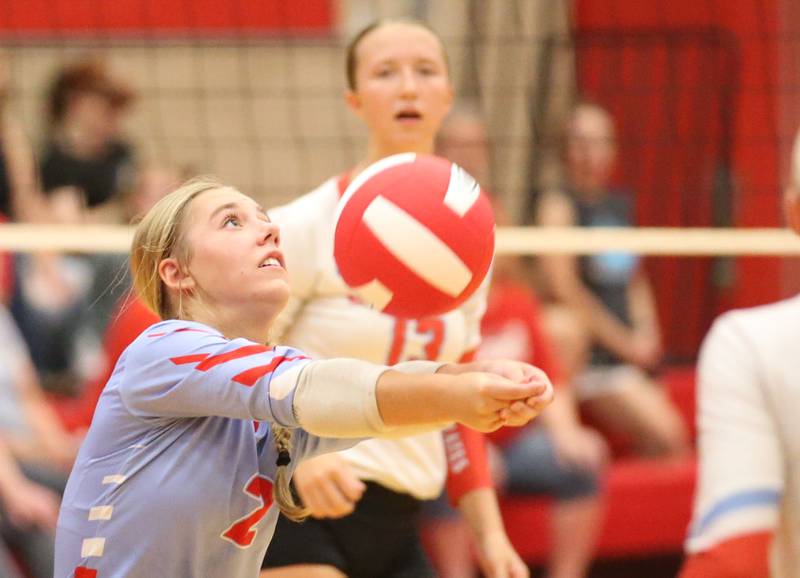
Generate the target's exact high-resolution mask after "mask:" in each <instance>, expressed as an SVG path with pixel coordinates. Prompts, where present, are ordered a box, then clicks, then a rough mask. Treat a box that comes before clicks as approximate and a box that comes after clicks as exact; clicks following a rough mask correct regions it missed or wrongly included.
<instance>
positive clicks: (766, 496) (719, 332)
mask: <svg viewBox="0 0 800 578" xmlns="http://www.w3.org/2000/svg"><path fill="white" fill-rule="evenodd" d="M735 315H736V314H733V315H730V314H729V315H726V316H724V317H723V318H722V319H720V320H719V321H717V322H716V323H715V324H714V327H713V328H712V330H711V332H710V333H709V336H708V337H707V338H706V341H705V343H704V345H703V348H702V350H701V355H700V362H699V367H698V387H699V389H698V430H699V452H700V472H699V474H700V477H699V482H698V488H697V494H696V496H695V508H694V519H693V522H692V526H691V528H690V536H689V539H688V540H687V545H686V548H687V553H688V554H689V559H688V561H687V563H686V566H685V567H684V569H683V573H682V574H681V577H682V578H699V577H701V576H702V577H703V578H734V577H737V578H738V577H740V576H741V577H744V576H747V577H748V578H761V577H764V578H766V577H767V576H768V575H769V570H768V567H769V563H768V555H767V553H768V549H769V548H768V547H769V544H770V542H771V539H772V535H773V532H774V530H775V528H776V526H777V523H778V516H779V503H780V500H781V495H782V492H783V487H784V483H785V481H784V471H785V464H784V458H783V453H782V451H781V447H780V446H781V443H780V438H779V436H778V432H777V430H776V424H775V422H774V420H773V417H772V414H771V409H770V400H769V396H768V392H766V391H765V390H764V389H763V387H764V384H763V381H762V379H761V378H762V376H763V375H764V372H765V371H766V370H767V368H764V367H761V366H760V364H759V359H758V352H757V350H756V349H755V348H754V345H753V344H752V343H751V342H750V339H749V335H748V334H747V332H746V329H745V327H744V326H743V325H742V324H741V323H739V320H738V319H737V317H735Z"/></svg>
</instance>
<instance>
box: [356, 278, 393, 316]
mask: <svg viewBox="0 0 800 578" xmlns="http://www.w3.org/2000/svg"><path fill="white" fill-rule="evenodd" d="M353 289H354V290H355V292H356V293H358V296H359V297H361V299H363V300H364V301H366V302H367V303H369V304H370V305H372V306H373V307H374V308H375V309H377V310H378V311H383V309H384V308H385V307H386V306H387V305H388V304H389V302H390V301H391V300H392V297H394V293H392V291H391V290H390V289H389V288H388V287H387V286H386V285H384V284H383V283H381V282H380V281H378V280H377V279H373V280H372V281H370V282H369V283H365V284H364V285H359V286H358V287H353Z"/></svg>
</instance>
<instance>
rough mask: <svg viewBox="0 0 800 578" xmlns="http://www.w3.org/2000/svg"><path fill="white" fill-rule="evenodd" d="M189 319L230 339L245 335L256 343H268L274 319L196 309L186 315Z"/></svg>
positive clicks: (244, 336)
mask: <svg viewBox="0 0 800 578" xmlns="http://www.w3.org/2000/svg"><path fill="white" fill-rule="evenodd" d="M185 318H186V319H187V320H189V321H196V322H198V323H203V324H205V325H208V326H209V327H213V328H214V329H216V330H217V331H219V332H220V333H222V335H224V336H225V337H227V338H228V339H236V338H240V337H243V338H245V339H249V340H250V341H254V342H255V343H264V344H266V343H267V340H268V338H269V328H270V326H271V325H272V319H271V318H270V319H268V320H266V321H264V322H261V319H263V318H262V316H260V315H252V313H250V314H247V315H245V314H241V315H240V314H237V313H234V312H231V313H230V314H219V313H215V312H211V311H196V312H194V313H192V314H189V315H187V316H186V317H185Z"/></svg>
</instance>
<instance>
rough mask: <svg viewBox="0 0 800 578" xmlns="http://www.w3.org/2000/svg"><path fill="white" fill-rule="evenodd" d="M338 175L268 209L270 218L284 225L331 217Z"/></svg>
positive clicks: (335, 202) (337, 195)
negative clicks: (282, 203) (284, 202)
mask: <svg viewBox="0 0 800 578" xmlns="http://www.w3.org/2000/svg"><path fill="white" fill-rule="evenodd" d="M338 181H339V178H338V177H331V178H330V179H328V180H326V181H325V182H323V183H322V184H321V185H319V186H318V187H317V188H315V189H313V190H311V191H309V192H308V193H306V194H304V195H301V196H299V197H297V198H296V199H294V200H293V201H290V202H288V203H286V204H285V205H280V206H278V207H274V208H272V209H270V210H269V211H268V212H269V216H270V218H271V219H272V220H273V221H275V222H276V223H278V224H279V225H281V226H282V227H285V226H286V225H291V224H292V223H295V222H309V221H315V220H327V219H332V218H333V215H334V214H335V211H336V204H337V203H338V202H339V187H338Z"/></svg>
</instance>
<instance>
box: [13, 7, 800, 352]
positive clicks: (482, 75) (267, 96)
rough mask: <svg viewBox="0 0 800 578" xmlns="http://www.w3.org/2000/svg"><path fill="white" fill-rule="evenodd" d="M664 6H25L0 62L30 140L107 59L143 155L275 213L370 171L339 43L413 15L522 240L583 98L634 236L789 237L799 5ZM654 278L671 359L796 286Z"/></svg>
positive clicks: (777, 280) (776, 265)
mask: <svg viewBox="0 0 800 578" xmlns="http://www.w3.org/2000/svg"><path fill="white" fill-rule="evenodd" d="M652 4H653V5H648V6H644V7H642V6H638V4H632V3H629V2H624V1H622V0H578V1H576V2H567V1H566V0H490V1H481V0H440V1H439V0H437V2H430V1H425V0H405V1H402V0H394V1H367V0H341V1H338V2H337V1H335V0H305V1H304V2H285V1H282V0H264V1H261V2H247V1H245V0H237V1H232V2H226V3H221V4H220V3H219V2H212V1H211V0H158V1H157V0H119V1H117V2H113V3H111V2H103V1H101V0H28V1H26V2H3V3H2V4H0V49H1V50H2V52H3V53H4V54H5V55H6V56H7V58H8V63H9V65H10V78H11V81H10V87H11V105H12V110H14V111H15V112H16V113H17V114H18V115H19V116H20V118H21V119H22V121H23V123H24V125H25V127H26V128H27V130H28V131H29V132H30V133H31V134H32V135H33V136H34V140H35V141H36V140H41V138H42V135H43V134H44V132H45V122H44V118H45V115H44V114H43V109H44V103H43V100H44V93H43V91H44V87H45V86H46V85H47V83H48V81H49V79H50V78H51V77H52V75H53V74H54V72H55V70H56V69H57V68H58V67H59V66H61V65H62V64H63V63H65V62H68V61H70V60H71V59H74V58H75V57H76V56H78V55H82V54H85V53H87V52H88V53H98V54H101V55H103V56H105V57H106V58H107V59H108V60H109V61H110V63H111V66H112V68H113V69H114V70H115V71H116V72H117V73H118V74H119V75H121V76H122V77H123V78H124V79H125V80H126V81H128V82H129V83H130V84H131V85H132V86H134V87H135V88H136V89H137V91H138V93H139V97H140V98H139V100H138V102H137V104H136V106H135V107H134V108H133V110H132V114H131V117H130V118H129V120H128V122H127V129H128V134H129V135H130V138H131V140H132V141H133V142H134V143H135V144H136V146H137V149H138V153H139V157H140V158H144V159H147V158H157V159H161V160H165V159H166V160H169V161H172V162H174V163H178V164H181V165H186V166H188V167H191V171H192V172H197V173H212V174H215V175H217V176H219V177H220V178H221V179H222V180H224V181H226V182H231V183H232V184H234V185H236V186H238V187H240V188H242V190H245V191H247V192H249V193H251V194H253V195H255V196H257V197H259V198H260V199H261V200H262V202H264V203H265V204H266V205H267V206H269V205H274V204H278V203H282V202H285V201H287V200H289V199H291V198H293V197H295V196H297V195H299V194H301V193H303V192H305V191H307V190H310V189H311V188H313V187H314V186H316V185H317V184H319V183H320V182H321V181H323V180H324V179H326V178H327V177H329V176H331V175H332V174H336V173H338V172H341V171H342V170H344V169H346V168H347V167H349V166H352V165H353V164H355V163H356V162H357V161H358V160H359V158H360V156H361V155H362V153H363V148H362V147H363V145H364V141H365V139H364V133H363V128H362V127H361V126H360V124H359V123H358V121H357V120H356V119H355V118H354V117H353V116H352V115H351V114H350V113H349V112H348V110H347V109H346V107H345V106H344V105H343V102H342V92H343V90H344V88H345V86H344V71H343V68H344V67H343V45H344V43H345V41H346V39H347V38H348V37H349V36H350V35H351V34H352V33H353V32H354V31H355V30H357V29H358V28H360V27H361V26H362V25H363V24H365V23H366V22H368V21H370V20H372V19H375V18H379V17H395V16H409V15H410V16H414V17H418V18H420V19H422V20H424V21H427V22H428V23H430V24H431V25H432V26H433V27H434V28H436V29H437V30H438V31H439V32H440V33H441V35H442V37H443V39H444V42H445V44H446V47H447V49H448V52H449V55H450V60H451V65H452V75H453V78H454V82H455V85H456V87H457V89H458V92H459V93H460V95H461V96H463V97H468V98H469V99H471V100H473V101H474V102H476V103H477V105H478V108H479V109H480V110H481V111H482V113H483V115H484V116H485V118H486V121H487V125H488V128H489V133H490V135H491V140H492V157H493V171H492V176H491V183H490V184H489V186H490V187H491V188H492V189H493V190H495V191H497V192H499V193H500V194H501V195H502V196H503V197H504V198H505V200H506V202H507V205H508V206H509V209H510V213H511V214H512V215H513V216H514V220H515V221H516V222H518V223H530V222H531V221H532V208H531V207H532V206H533V202H534V200H535V198H536V196H537V194H539V193H541V192H542V191H544V190H546V189H548V188H549V187H553V186H557V185H558V183H559V182H560V179H561V169H560V165H559V162H558V161H559V151H560V142H559V130H560V128H559V127H560V126H562V124H563V120H564V118H565V115H566V114H567V111H568V109H569V106H570V105H571V103H572V102H573V101H574V99H575V97H576V96H577V95H579V94H580V95H583V96H587V97H589V98H592V99H594V100H596V101H598V102H599V103H601V104H603V105H604V106H606V107H607V108H608V109H609V110H610V111H611V112H612V114H613V116H614V118H615V120H616V121H617V124H618V135H619V141H620V151H621V154H620V164H619V171H618V175H617V181H618V182H619V183H620V184H622V185H624V187H625V188H626V189H629V190H631V191H635V201H636V212H637V216H638V219H639V221H640V222H641V223H642V224H645V225H651V226H662V225H669V226H711V225H713V226H729V225H730V226H742V225H744V226H749V225H759V226H774V225H778V224H779V223H780V210H779V202H778V195H777V191H778V190H779V189H780V188H781V178H780V176H781V175H782V174H785V172H786V171H785V168H786V167H785V166H784V165H783V164H782V160H783V159H787V158H788V148H789V146H790V142H791V137H792V135H793V132H794V128H795V126H796V124H797V119H798V118H800V114H798V112H799V110H800V104H798V103H800V99H798V98H797V97H798V86H800V82H799V81H798V75H800V72H799V71H800V67H798V66H797V62H798V61H799V59H798V56H800V40H799V38H800V35H798V28H800V24H798V23H800V14H798V12H800V8H798V6H797V5H796V3H795V2H793V1H792V0H765V1H761V0H733V1H724V0H706V1H705V2H697V1H693V2H689V1H688V0H686V1H684V0H681V1H674V2H671V3H669V6H667V5H666V4H663V3H652ZM649 268H650V271H651V273H652V274H653V277H654V279H655V284H656V287H657V293H658V298H659V305H660V307H661V314H662V319H664V320H665V324H666V327H665V329H666V332H667V339H668V342H670V343H671V344H672V347H673V351H674V352H675V353H676V354H677V355H691V354H692V353H693V352H694V350H695V347H696V345H697V342H698V340H699V337H700V335H701V334H702V333H703V332H704V331H705V329H706V328H707V325H708V323H709V321H710V319H711V318H712V317H713V316H714V315H715V314H716V313H717V312H718V311H719V310H720V309H723V308H726V307H728V306H730V305H744V304H750V303H753V302H759V301H764V300H767V299H771V298H775V297H777V296H779V294H780V293H781V289H780V287H781V286H782V284H783V285H786V283H785V281H786V279H787V278H788V276H787V273H786V271H787V268H784V267H781V264H780V262H779V261H778V260H765V259H757V260H753V259H750V260H748V259H739V260H731V259H702V260H701V259H694V260H677V259H657V260H653V261H652V262H651V263H649ZM750 277H752V278H753V279H755V278H758V279H760V280H761V281H760V282H757V281H754V280H752V279H750ZM748 279H749V280H748ZM676 308H681V310H682V311H684V312H685V315H682V319H681V320H680V322H677V321H673V320H672V319H673V317H674V316H673V315H672V314H671V313H670V312H672V311H675V310H676Z"/></svg>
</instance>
